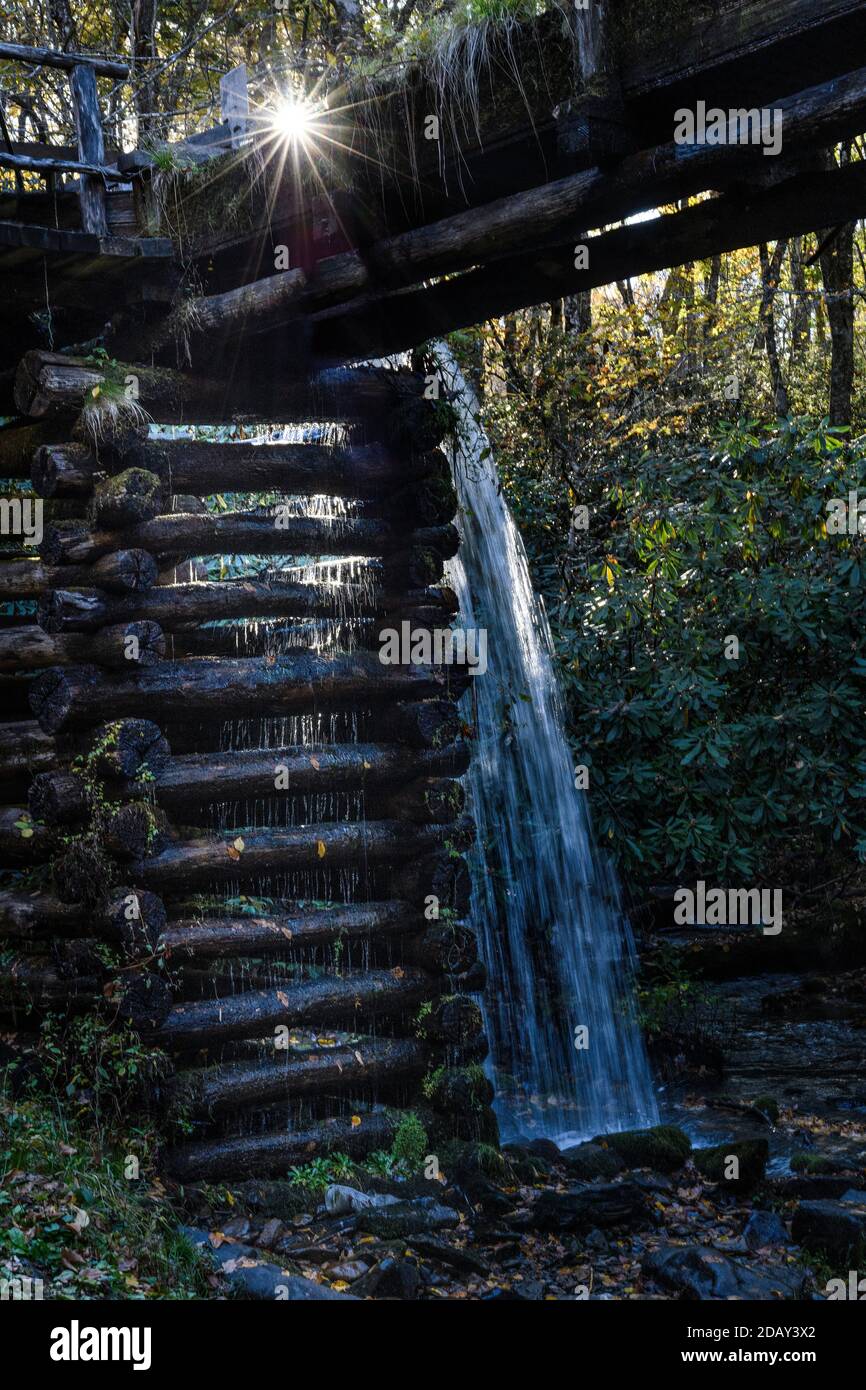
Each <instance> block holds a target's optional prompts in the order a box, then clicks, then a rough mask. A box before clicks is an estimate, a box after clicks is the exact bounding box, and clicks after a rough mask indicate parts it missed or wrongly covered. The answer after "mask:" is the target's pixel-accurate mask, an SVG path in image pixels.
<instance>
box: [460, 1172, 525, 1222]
mask: <svg viewBox="0 0 866 1390" xmlns="http://www.w3.org/2000/svg"><path fill="white" fill-rule="evenodd" d="M460 1191H461V1192H462V1193H463V1195H464V1196H465V1197H466V1199H467V1200H468V1201H469V1202H471V1203H472V1205H473V1206H474V1207H480V1208H481V1210H482V1211H483V1212H484V1214H485V1216H487V1217H494V1216H507V1215H508V1213H509V1212H510V1211H513V1210H514V1198H513V1197H509V1195H508V1193H507V1192H503V1191H502V1188H501V1187H497V1186H496V1183H495V1182H491V1181H490V1179H489V1178H486V1177H485V1176H484V1174H483V1173H470V1174H468V1175H467V1176H466V1177H465V1178H464V1179H463V1181H462V1182H461V1183H460Z"/></svg>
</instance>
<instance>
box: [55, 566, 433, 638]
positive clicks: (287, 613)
mask: <svg viewBox="0 0 866 1390" xmlns="http://www.w3.org/2000/svg"><path fill="white" fill-rule="evenodd" d="M456 612H457V598H456V595H455V594H454V592H453V590H451V589H448V588H436V589H430V588H427V589H410V590H408V591H404V592H402V593H399V592H386V591H383V590H381V589H378V588H375V587H373V588H370V589H368V588H367V587H365V586H363V585H359V584H334V585H328V584H295V583H292V582H291V581H289V580H279V579H273V580H256V579H229V580H225V581H223V582H221V583H218V582H214V583H211V582H199V583H194V584H169V585H160V586H158V587H156V588H153V589H149V590H147V592H146V593H141V594H136V595H124V596H114V595H110V594H106V593H101V592H100V591H99V590H98V589H79V590H69V589H65V588H64V589H53V590H50V591H49V592H48V593H46V594H44V595H43V596H42V597H41V599H40V601H39V605H38V609H37V620H38V622H39V625H40V627H44V628H45V631H46V632H96V631H97V630H98V629H99V628H101V627H105V626H107V625H109V624H112V623H119V622H125V621H132V620H135V619H146V620H150V621H152V622H156V623H158V624H159V625H160V627H162V628H163V629H164V630H165V631H167V632H176V631H182V630H183V629H184V628H190V627H192V628H196V627H197V626H198V625H199V624H200V623H207V622H212V621H214V620H219V619H229V618H258V617H277V618H278V617H291V618H298V619H300V618H340V617H345V616H347V615H350V614H352V615H353V614H358V615H359V616H367V615H370V616H374V615H376V616H385V615H387V616H389V617H393V618H394V619H400V618H403V617H407V616H408V617H412V616H414V615H418V614H420V615H422V616H425V617H428V618H429V619H430V620H431V621H430V625H431V626H434V625H435V622H436V621H437V620H438V623H439V625H440V626H443V627H447V626H448V619H449V617H450V616H451V615H453V614H454V613H456ZM419 621H420V619H419Z"/></svg>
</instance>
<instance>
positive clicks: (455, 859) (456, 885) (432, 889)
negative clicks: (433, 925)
mask: <svg viewBox="0 0 866 1390" xmlns="http://www.w3.org/2000/svg"><path fill="white" fill-rule="evenodd" d="M446 834H447V832H446ZM387 878H388V893H389V895H393V896H394V897H395V898H401V899H404V900H405V901H406V902H408V903H411V905H412V906H413V907H414V908H416V909H417V910H418V911H426V910H428V909H429V908H430V906H431V899H432V900H435V906H436V909H437V910H438V912H440V913H442V912H443V911H445V910H447V911H448V912H449V913H451V915H452V917H455V918H462V917H465V916H467V914H468V912H469V902H470V897H471V891H472V881H471V878H470V874H469V866H468V864H467V863H466V860H465V859H464V858H463V857H462V855H459V854H451V853H449V854H433V855H431V856H429V858H427V859H423V860H421V861H420V862H419V863H415V864H406V865H397V866H394V867H392V868H391V869H390V870H389V871H388V875H387Z"/></svg>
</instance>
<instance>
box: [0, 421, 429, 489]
mask: <svg viewBox="0 0 866 1390" xmlns="http://www.w3.org/2000/svg"><path fill="white" fill-rule="evenodd" d="M30 429H31V430H34V431H35V430H39V429H42V430H43V433H44V427H40V426H31V427H30ZM2 434H3V432H2V431H0V445H2ZM27 458H28V462H29V455H28V456H27ZM441 460H442V455H441V454H438V453H434V452H430V453H413V452H410V453H406V454H403V455H400V456H398V455H396V454H394V453H393V452H392V451H390V450H388V449H386V448H384V446H383V445H381V444H354V445H347V446H346V447H342V448H341V447H336V446H330V445H325V444H314V443H310V444H285V443H262V444H251V443H246V442H238V443H230V444H215V443H210V442H206V441H202V440H192V439H173V440H165V439H148V438H142V437H140V436H139V435H137V434H135V433H133V434H132V435H131V436H130V438H129V439H128V440H124V441H123V442H122V444H121V445H120V446H119V447H116V448H108V449H102V450H101V451H100V454H99V456H98V457H97V455H96V454H95V453H94V451H93V450H92V449H90V448H89V447H88V445H86V444H43V445H42V447H40V448H36V450H35V452H34V453H33V463H32V467H30V468H29V469H28V471H27V472H25V471H23V470H22V473H21V475H20V476H22V477H23V476H27V475H28V472H29V476H30V478H31V480H32V483H33V487H34V489H35V491H36V492H37V493H38V494H39V496H40V497H70V498H86V497H90V496H91V494H92V493H93V491H94V487H95V486H96V485H97V479H98V478H99V477H100V475H101V474H108V475H113V474H116V473H118V472H120V471H121V470H122V469H129V468H135V469H143V470H145V471H146V472H147V473H150V474H153V475H154V476H155V477H157V478H158V479H159V480H160V483H161V485H162V488H163V490H164V492H165V493H166V494H168V493H175V494H176V493H181V494H183V493H192V494H193V495H194V496H195V495H198V496H209V495H211V494H212V493H217V492H232V491H235V490H237V486H238V481H239V479H242V480H243V484H244V491H245V492H270V491H280V492H285V493H327V494H328V495H329V496H336V497H378V496H381V494H382V493H383V492H385V491H387V490H388V489H390V488H393V487H396V486H399V485H401V484H403V485H405V484H407V483H408V482H410V481H411V482H412V483H413V484H417V483H418V482H420V481H421V480H422V479H423V478H426V477H427V476H429V475H430V474H437V475H438V474H440V473H441ZM0 465H2V452H0ZM10 476H18V475H12V474H10Z"/></svg>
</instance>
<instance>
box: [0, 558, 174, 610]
mask: <svg viewBox="0 0 866 1390" xmlns="http://www.w3.org/2000/svg"><path fill="white" fill-rule="evenodd" d="M158 573H159V570H158V566H157V563H156V561H155V560H154V558H153V556H152V555H148V554H147V553H146V551H143V550H125V549H124V550H117V551H115V552H114V554H113V555H105V556H104V557H103V558H102V559H101V560H97V562H96V564H95V565H63V566H62V567H60V568H55V567H54V566H52V565H43V564H40V563H39V562H38V561H37V559H36V557H35V556H34V557H33V559H32V560H19V561H15V562H13V563H11V564H4V565H0V599H14V598H39V596H40V595H41V594H45V593H49V592H50V591H51V590H52V589H59V588H61V587H62V588H64V589H77V588H82V589H91V588H93V586H94V585H98V586H99V587H100V588H103V589H106V590H108V592H109V593H115V594H128V593H140V592H142V591H143V590H145V589H149V588H150V586H151V584H155V583H156V578H157V575H158Z"/></svg>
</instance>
